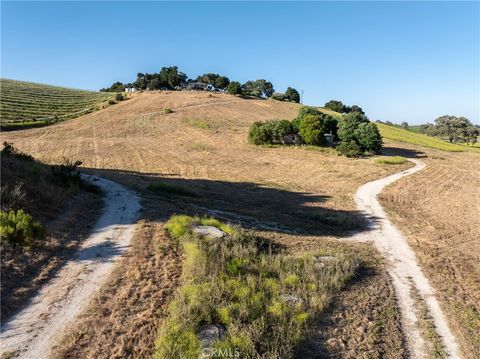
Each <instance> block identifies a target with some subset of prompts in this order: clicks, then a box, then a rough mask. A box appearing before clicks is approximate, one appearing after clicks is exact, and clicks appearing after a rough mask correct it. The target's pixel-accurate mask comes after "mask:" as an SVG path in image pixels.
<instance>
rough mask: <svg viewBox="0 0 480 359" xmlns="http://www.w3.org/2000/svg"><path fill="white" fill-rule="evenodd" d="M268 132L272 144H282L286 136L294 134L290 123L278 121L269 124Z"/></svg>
mask: <svg viewBox="0 0 480 359" xmlns="http://www.w3.org/2000/svg"><path fill="white" fill-rule="evenodd" d="M269 125H270V126H271V127H270V131H271V132H272V140H273V143H274V144H280V143H283V138H284V137H285V136H286V135H290V134H292V133H294V132H295V131H294V130H293V126H292V123H291V122H290V121H287V120H278V121H271V122H269Z"/></svg>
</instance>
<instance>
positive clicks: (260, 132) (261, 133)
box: [248, 122, 272, 145]
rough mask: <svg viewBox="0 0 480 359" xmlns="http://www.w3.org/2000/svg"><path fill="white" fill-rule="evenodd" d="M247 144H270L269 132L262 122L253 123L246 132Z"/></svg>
mask: <svg viewBox="0 0 480 359" xmlns="http://www.w3.org/2000/svg"><path fill="white" fill-rule="evenodd" d="M248 143H251V144H254V145H265V144H270V143H272V138H271V136H270V132H269V131H268V129H267V128H266V126H265V124H264V123H263V122H254V123H253V124H252V125H251V126H250V129H249V130H248Z"/></svg>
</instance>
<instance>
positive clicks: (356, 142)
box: [248, 106, 382, 157]
mask: <svg viewBox="0 0 480 359" xmlns="http://www.w3.org/2000/svg"><path fill="white" fill-rule="evenodd" d="M326 134H327V135H331V136H333V138H334V140H335V142H336V144H337V146H336V148H337V150H338V151H339V153H341V154H343V155H345V156H348V157H359V156H362V155H364V154H365V153H375V152H377V151H378V150H380V148H381V147H382V136H381V135H380V132H379V131H378V128H377V126H376V125H375V124H374V123H372V122H370V121H369V120H368V118H367V117H366V116H365V115H364V114H362V113H360V112H356V111H354V112H351V113H349V114H346V115H344V116H342V117H341V118H340V119H336V118H334V117H332V116H330V115H328V114H325V113H323V112H321V111H319V110H318V109H317V108H315V107H309V106H303V107H302V108H300V111H299V113H298V116H297V117H296V118H295V119H294V120H293V121H292V122H290V121H287V120H274V121H268V122H255V123H254V124H253V125H252V126H251V127H250V129H249V133H248V141H249V142H250V143H252V144H255V145H268V144H285V143H286V140H285V139H286V137H287V136H299V138H300V141H301V142H302V143H304V144H307V145H314V146H325V145H327V144H328V143H327V141H326V136H325V135H326Z"/></svg>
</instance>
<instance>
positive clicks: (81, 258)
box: [0, 175, 140, 359]
mask: <svg viewBox="0 0 480 359" xmlns="http://www.w3.org/2000/svg"><path fill="white" fill-rule="evenodd" d="M84 178H85V179H87V180H89V181H92V182H94V183H95V184H96V185H97V186H99V187H100V188H102V190H103V191H104V193H105V211H104V213H103V215H102V216H101V218H100V219H99V221H98V222H97V224H96V225H95V228H94V230H93V231H92V234H91V235H90V237H89V238H88V239H87V240H86V241H85V242H84V243H83V244H82V246H81V247H80V248H79V250H78V253H77V255H76V256H75V257H74V258H73V259H72V260H70V261H69V262H68V263H67V264H66V265H65V266H64V267H63V268H62V269H61V270H60V271H59V272H58V273H57V275H56V276H55V277H54V278H53V279H52V280H51V281H50V282H49V283H47V284H46V285H45V286H44V287H43V288H42V289H41V290H40V291H39V293H38V294H37V295H36V296H35V297H34V298H32V300H31V302H30V303H29V304H28V306H27V307H26V308H24V309H23V310H22V311H20V312H19V313H17V314H16V315H15V316H13V317H12V318H10V319H9V320H8V321H6V322H5V323H2V327H1V334H0V342H1V352H2V355H3V354H4V353H12V354H13V353H15V355H16V357H18V358H37V359H40V358H46V357H48V355H49V353H50V351H51V349H52V348H53V346H54V344H55V340H56V339H57V335H62V334H63V332H64V329H65V328H66V327H67V325H68V324H69V323H71V322H72V321H73V320H74V319H75V317H76V316H77V315H78V314H79V313H80V312H81V311H82V310H83V309H84V308H85V306H86V305H87V304H88V302H89V299H90V298H92V295H93V294H94V293H95V292H96V291H97V290H98V289H99V288H100V287H101V285H102V284H103V283H104V282H105V280H106V279H107V278H108V275H109V274H110V272H111V270H112V268H113V267H114V265H115V263H116V261H117V260H118V259H119V258H121V256H122V254H124V253H125V252H126V251H127V249H128V247H129V243H130V240H131V238H132V235H133V231H134V227H135V222H136V219H137V216H138V211H139V210H140V204H139V200H138V198H137V197H136V195H135V194H134V193H133V192H131V191H129V190H127V189H126V188H125V187H123V186H121V185H119V184H117V183H115V182H112V181H108V180H105V179H101V178H97V177H93V176H86V175H85V176H84Z"/></svg>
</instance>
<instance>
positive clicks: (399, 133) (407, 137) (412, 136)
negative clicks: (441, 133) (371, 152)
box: [377, 123, 480, 152]
mask: <svg viewBox="0 0 480 359" xmlns="http://www.w3.org/2000/svg"><path fill="white" fill-rule="evenodd" d="M377 126H378V128H379V130H380V133H381V134H382V136H383V137H384V138H387V139H389V140H394V141H400V142H406V143H412V144H415V145H420V146H425V147H430V148H435V149H438V150H442V151H449V152H463V151H472V152H480V147H474V146H471V145H463V144H455V143H449V142H447V141H444V140H441V139H439V138H436V137H431V136H427V135H423V134H421V133H415V132H413V131H408V130H404V129H402V128H399V127H397V126H390V125H386V124H383V123H377Z"/></svg>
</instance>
